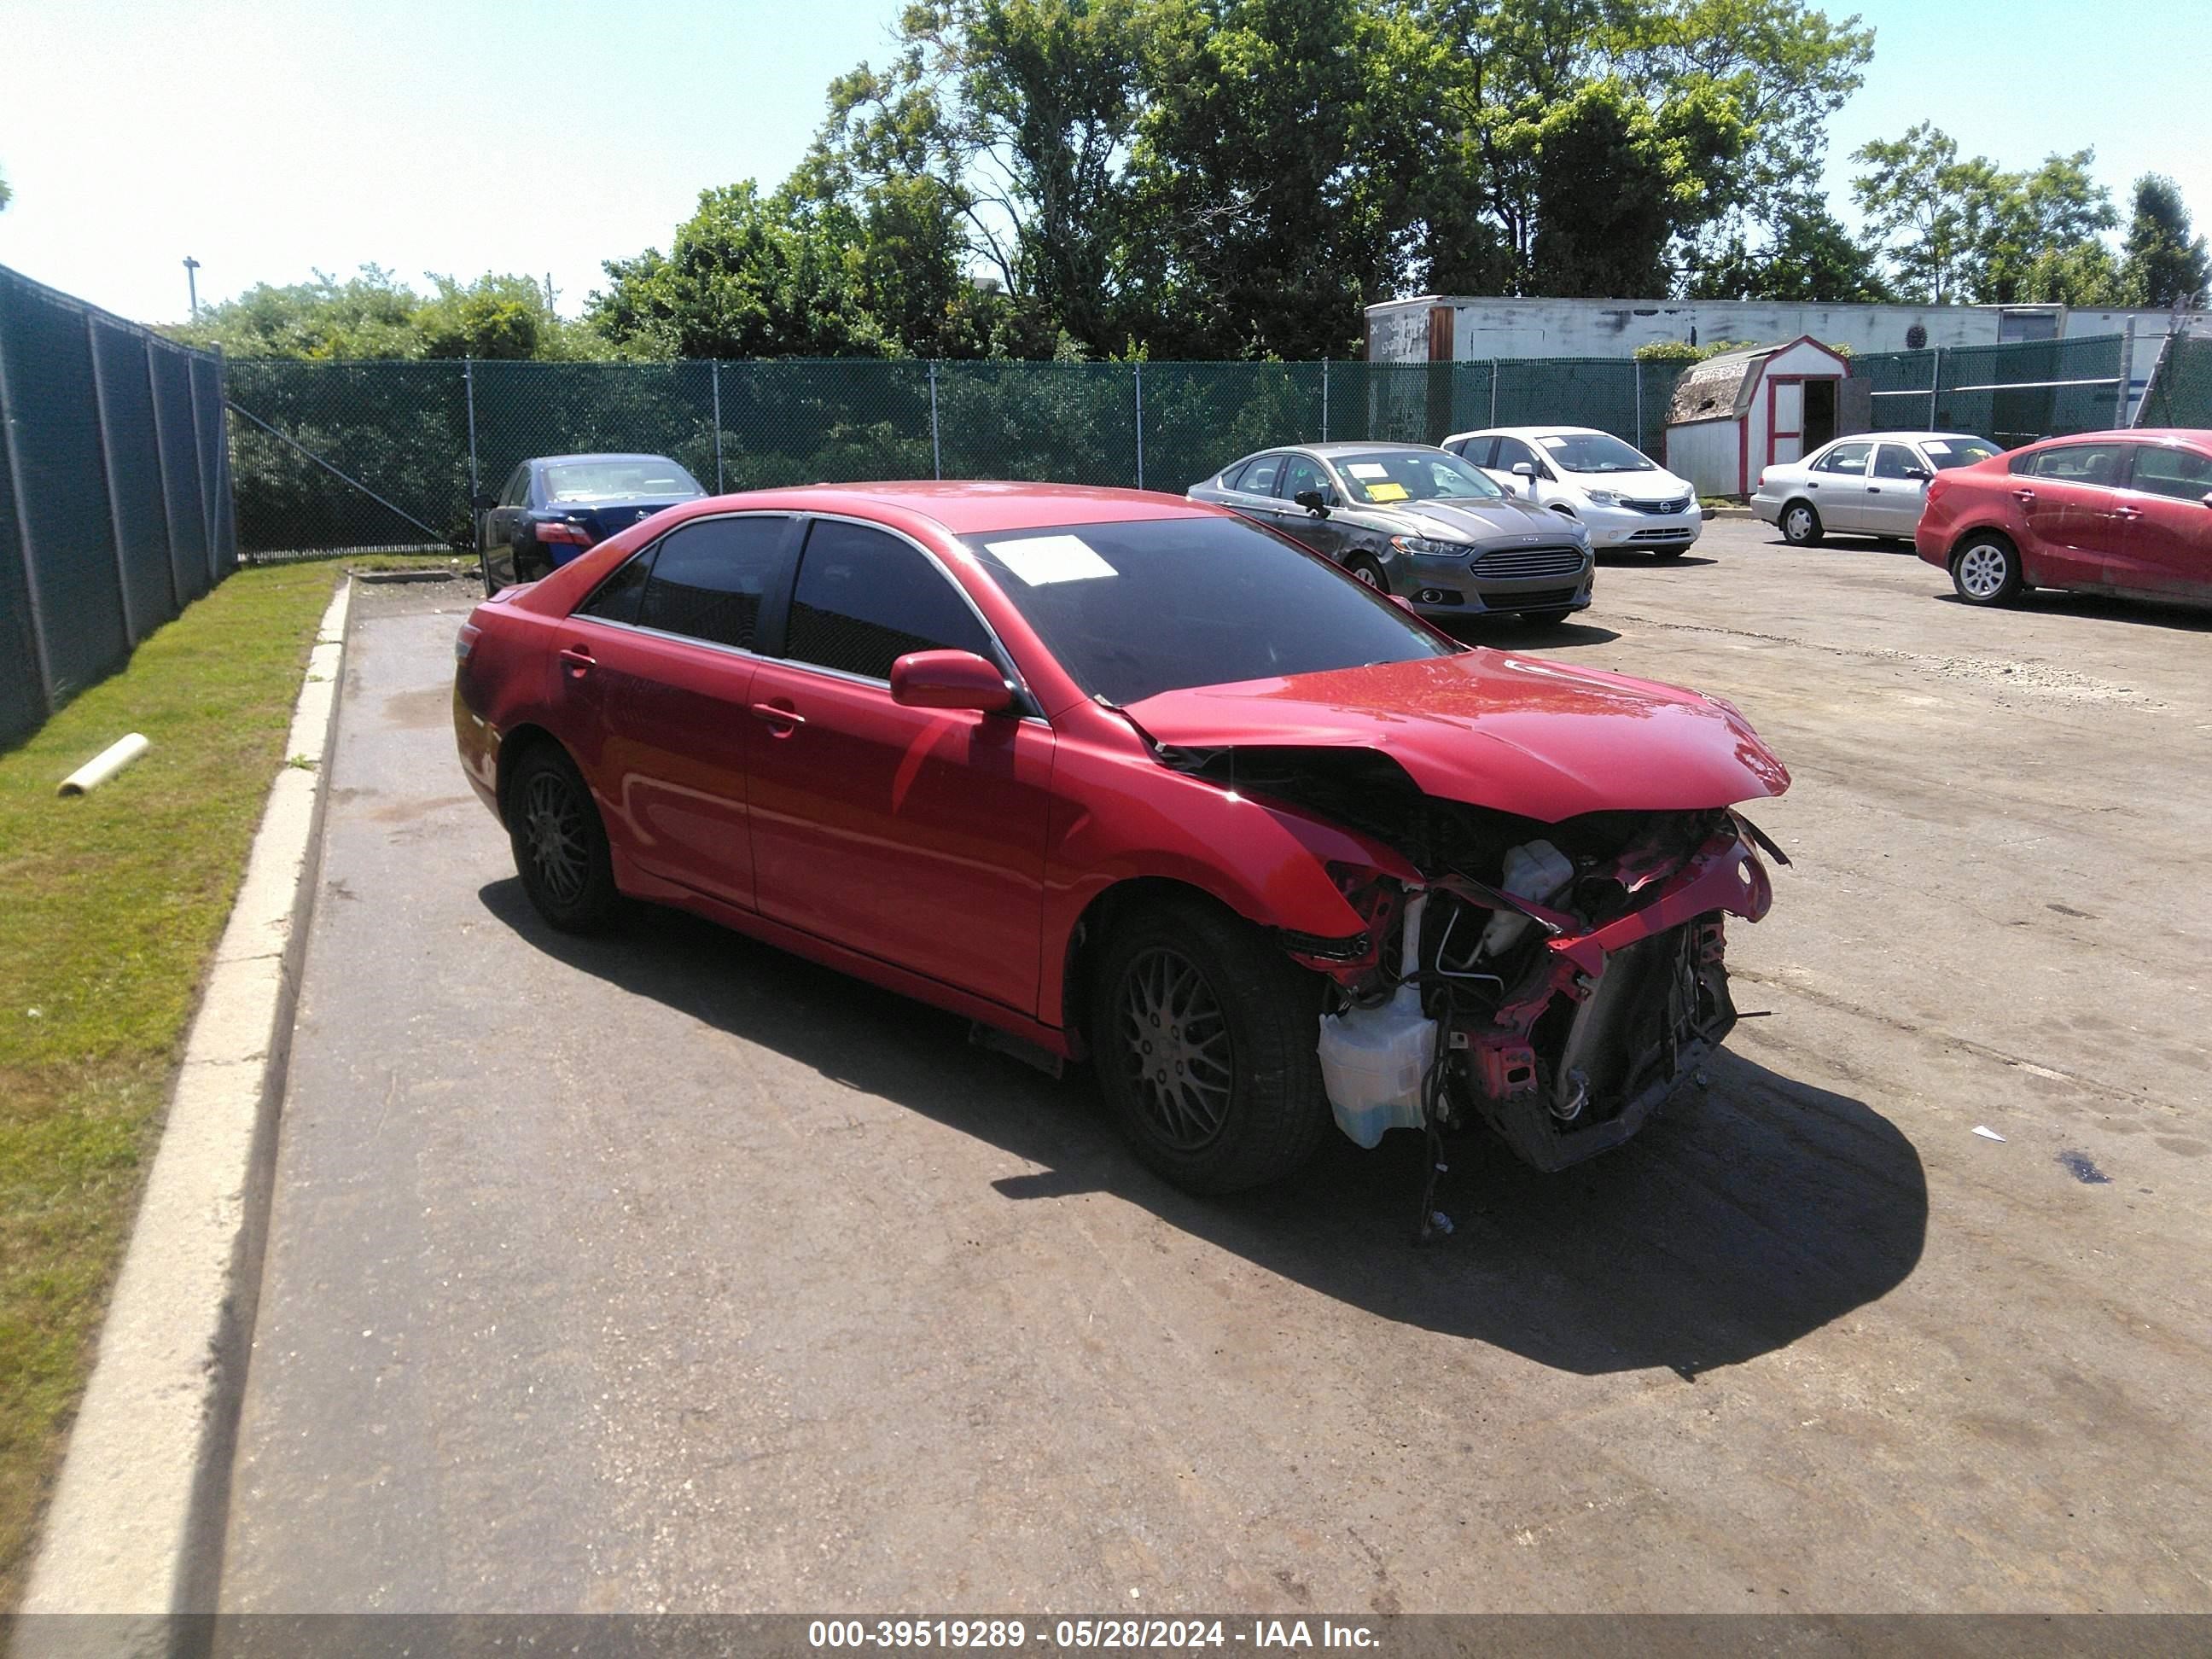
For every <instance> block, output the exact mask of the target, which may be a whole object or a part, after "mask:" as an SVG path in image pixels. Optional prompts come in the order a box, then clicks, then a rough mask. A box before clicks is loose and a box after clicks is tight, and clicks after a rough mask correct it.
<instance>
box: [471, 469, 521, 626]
mask: <svg viewBox="0 0 2212 1659" xmlns="http://www.w3.org/2000/svg"><path fill="white" fill-rule="evenodd" d="M529 499H530V463H529V462H527V461H525V462H523V464H522V465H520V466H518V467H516V468H515V469H514V471H512V472H510V473H509V474H507V483H506V485H505V486H504V487H503V488H502V489H501V490H500V492H499V497H498V499H497V500H496V501H494V502H493V503H492V505H491V506H489V507H486V508H484V509H483V512H481V513H477V557H478V558H479V559H480V560H481V561H482V562H483V570H484V591H485V592H487V593H496V592H498V591H499V590H500V589H501V588H502V587H507V586H512V585H513V583H515V582H516V581H518V580H521V579H520V576H519V575H518V574H516V571H515V568H514V562H515V561H514V546H513V534H514V520H515V519H516V517H517V509H518V508H519V507H522V506H524V505H526V504H527V502H528V501H529Z"/></svg>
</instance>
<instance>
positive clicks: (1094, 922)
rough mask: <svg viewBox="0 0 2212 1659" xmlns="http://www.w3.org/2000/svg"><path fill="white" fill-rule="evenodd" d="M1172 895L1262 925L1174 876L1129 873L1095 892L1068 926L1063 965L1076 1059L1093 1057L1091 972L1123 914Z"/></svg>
mask: <svg viewBox="0 0 2212 1659" xmlns="http://www.w3.org/2000/svg"><path fill="white" fill-rule="evenodd" d="M1174 899H1191V900H1195V901H1196V902H1199V903H1201V904H1205V905H1208V906H1210V907H1212V908H1214V909H1216V910H1218V911H1220V912H1221V913H1222V914H1223V915H1231V916H1235V917H1236V918H1237V920H1238V921H1243V922H1244V923H1246V924H1248V925H1249V926H1255V927H1256V926H1257V925H1258V924H1257V923H1255V922H1253V921H1252V919H1251V918H1250V917H1249V916H1247V915H1243V914H1242V913H1241V912H1240V911H1238V910H1237V908H1236V907H1235V906H1234V905H1232V904H1230V903H1228V902H1225V900H1224V899H1223V898H1222V897H1221V896H1219V895H1218V894H1217V893H1210V892H1208V891H1207V890H1206V889H1205V888H1203V887H1200V886H1199V885H1198V884H1196V883H1195V882H1189V881H1183V880H1180V879H1178V878H1176V877H1173V876H1159V875H1143V876H1125V877H1123V878H1121V879H1120V880H1118V881H1116V882H1115V883H1113V884H1111V885H1110V886H1108V887H1106V888H1103V889H1102V890H1100V891H1099V892H1097V893H1096V894H1093V895H1092V896H1091V901H1090V902H1088V903H1087V904H1085V906H1084V907H1083V909H1082V912H1081V914H1079V915H1078V916H1077V917H1076V919H1075V925H1074V927H1071V928H1070V929H1068V933H1067V941H1066V946H1065V953H1064V955H1063V957H1062V958H1061V963H1060V1029H1061V1030H1063V1031H1065V1032H1066V1034H1067V1046H1068V1052H1069V1053H1070V1054H1073V1056H1074V1057H1075V1058H1076V1059H1078V1060H1088V1059H1089V1058H1090V1057H1091V1045H1090V1040H1089V1037H1090V1034H1089V1032H1088V1031H1087V1030H1086V1029H1085V1026H1086V1024H1087V1019H1088V1012H1089V1009H1090V1006H1091V975H1092V973H1093V972H1094V971H1095V969H1096V968H1097V962H1098V958H1099V956H1100V954H1101V952H1102V951H1103V949H1104V947H1105V944H1106V941H1107V939H1109V938H1110V937H1111V936H1112V934H1113V932H1114V929H1115V927H1116V926H1117V925H1118V924H1119V923H1120V921H1121V919H1122V918H1123V917H1124V916H1127V915H1129V914H1131V913H1132V912H1133V911H1135V910H1138V909H1141V908H1144V907H1145V906H1146V905H1148V904H1158V903H1164V902H1168V901H1170V900H1174Z"/></svg>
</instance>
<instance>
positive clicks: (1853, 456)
mask: <svg viewBox="0 0 2212 1659" xmlns="http://www.w3.org/2000/svg"><path fill="white" fill-rule="evenodd" d="M1872 459H1874V445H1873V443H1872V442H1871V441H1851V442H1849V443H1840V444H1833V445H1831V446H1830V447H1828V448H1827V449H1826V450H1825V451H1823V452H1822V453H1821V454H1820V456H1819V458H1818V459H1815V460H1814V463H1813V465H1811V466H1809V467H1808V468H1807V469H1806V471H1805V493H1806V495H1807V496H1808V498H1809V499H1810V500H1811V501H1812V503H1813V509H1814V512H1816V513H1819V514H1820V527H1821V528H1822V529H1824V530H1841V531H1847V532H1857V531H1863V530H1864V529H1865V528H1866V499H1867V498H1866V487H1867V476H1866V472H1867V463H1868V462H1869V461H1870V460H1872Z"/></svg>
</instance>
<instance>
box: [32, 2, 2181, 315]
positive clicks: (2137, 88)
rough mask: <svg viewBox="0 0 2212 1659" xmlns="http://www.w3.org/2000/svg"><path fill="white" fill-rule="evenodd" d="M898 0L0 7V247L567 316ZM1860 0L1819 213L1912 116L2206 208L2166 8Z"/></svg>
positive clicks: (1991, 151)
mask: <svg viewBox="0 0 2212 1659" xmlns="http://www.w3.org/2000/svg"><path fill="white" fill-rule="evenodd" d="M897 3H898V0H809V3H807V4H805V6H803V7H798V6H793V5H789V4H767V3H761V0H720V3H717V0H688V3H685V4H683V5H664V4H659V3H631V4H628V5H624V6H622V7H619V8H617V7H616V6H614V5H611V4H597V5H580V4H570V3H529V0H376V3H368V0H321V3H319V4H317V5H314V6H306V5H301V4H299V3H297V0H291V3H278V0H189V3H187V0H68V3H56V0H0V42H5V46H4V52H5V60H4V62H0V171H4V173H6V175H7V177H8V179H9V184H10V185H12V186H13V187H14V190H15V203H14V204H13V205H12V206H10V207H9V209H8V210H6V211H5V212H0V263H4V264H9V265H13V266H14V267H15V268H16V269H17V270H21V271H24V272H25V273H27V275H29V276H35V277H37V278H39V279H40V280H41V281H43V282H46V283H52V284H53V285H54V286H56V287H58V288H61V289H66V290H68V291H70V292H71V293H76V294H79V295H83V296H84V297H85V298H87V299H89V300H92V301H95V302H97V303H100V304H101V305H105V306H107V307H111V308H112V309H114V310H116V311H119V312H122V313H125V314H126V315H129V316H133V317H137V318H141V319H145V320H148V321H161V320H167V319H172V318H175V317H178V316H180V315H181V314H182V313H184V310H185V273H184V270H183V268H182V264H181V263H180V262H181V261H182V259H183V258H184V257H185V255H186V254H191V255H192V256H194V257H196V258H197V259H198V260H199V261H200V264H201V270H200V271H199V280H200V293H201V297H202V298H203V300H208V299H219V298H222V297H225V296H227V295H231V294H234V293H235V292H237V291H238V290H239V289H242V288H245V287H247V286H250V285H251V284H252V283H254V282H257V281H260V280H264V279H265V280H268V281H272V282H291V281H297V280H300V279H301V278H304V277H305V276H307V274H308V272H309V270H310V269H311V268H315V267H319V268H321V269H322V270H328V271H335V272H345V271H349V270H352V269H353V268H354V267H356V266H357V265H359V264H362V262H363V261H368V260H373V261H375V262H376V263H378V264H384V265H386V266H388V267H390V268H392V270H395V271H397V272H398V274H399V275H400V276H402V277H404V278H405V279H406V280H408V281H410V282H413V283H417V284H418V285H420V284H421V283H422V273H423V272H425V271H430V270H436V271H447V272H451V273H453V274H455V275H459V276H475V275H477V274H480V273H482V272H483V271H485V270H520V271H526V272H529V273H532V274H533V275H537V276H544V275H546V274H547V273H549V272H550V274H551V276H552V278H553V282H554V284H555V287H556V289H557V290H559V291H560V293H561V295H562V310H563V311H564V312H569V313H574V310H575V309H576V308H577V307H578V305H579V304H580V302H581V301H582V299H583V297H584V295H586V292H588V291H589V289H591V288H592V287H593V286H594V285H595V284H597V283H599V281H600V270H599V262H600V261H601V260H602V259H605V258H613V257H619V256H622V255H625V254H629V253H634V252H636V251H638V250H639V249H641V248H643V247H646V246H664V247H665V246H666V245H667V242H668V238H669V234H670V232H671V230H672V228H674V226H675V225H676V223H677V222H678V220H680V219H682V218H684V217H685V216H687V215H688V214H689V213H690V210H691V207H692V205H693V204H694V202H695V200H696V197H697V194H698V191H700V189H701V188H702V186H705V185H715V184H724V183H728V182H730V181H732V180H734V179H743V178H747V177H757V178H759V179H763V181H767V182H774V181H775V180H779V179H781V178H782V177H783V175H784V174H785V173H787V171H788V170H789V169H790V167H792V165H793V163H794V162H795V161H797V160H798V159H799V155H801V153H802V152H803V151H804V150H805V146H806V143H807V141H808V139H809V137H811V134H812V132H813V130H814V127H815V125H816V123H817V121H818V119H819V118H820V115H821V110H822V94H823V88H824V87H825V86H826V85H827V83H828V82H829V78H830V77H831V76H834V75H836V74H839V73H842V71H843V70H847V69H849V68H850V67H852V65H853V64H855V63H857V62H859V61H860V59H862V58H872V59H877V60H880V59H881V58H884V57H885V56H887V55H888V52H889V40H890V22H891V20H892V18H893V17H894V16H895V15H896V10H897ZM1844 9H1846V8H1835V9H1834V10H1837V11H1841V10H1844ZM1859 10H1860V12H1861V14H1862V15H1863V16H1864V17H1865V19H1866V20H1867V21H1869V22H1871V23H1872V24H1873V25H1874V26H1875V30H1876V40H1875V61H1874V63H1873V64H1872V66H1871V68H1870V70H1869V74H1868V77H1867V84H1866V86H1865V87H1864V88H1863V89H1862V90H1861V92H1860V93H1859V94H1858V95H1857V97H1855V98H1854V99H1853V100H1851V102H1850V104H1849V105H1848V106H1846V107H1845V108H1844V110H1843V112H1841V113H1840V114H1839V115H1838V118H1837V119H1836V121H1835V124H1834V126H1833V129H1832V150H1831V155H1832V161H1831V166H1830V170H1829V182H1830V185H1831V188H1832V193H1833V195H1834V197H1835V199H1836V204H1837V206H1838V210H1845V208H1846V197H1847V195H1848V180H1849V175H1850V165H1849V163H1848V161H1846V160H1844V158H1845V157H1846V156H1847V155H1848V154H1849V152H1850V149H1852V148H1853V147H1855V146H1856V145H1857V144H1859V143H1863V142H1864V141H1865V140H1866V139H1868V138H1869V137H1894V136H1896V135H1897V134H1899V133H1901V132H1902V131H1904V130H1905V128H1906V127H1908V126H1910V125H1911V124H1912V123H1914V122H1915V121H1919V120H1923V119H1933V120H1935V121H1936V123H1937V124H1938V125H1941V126H1942V127H1944V128H1945V129H1946V130H1947V131H1949V132H1950V133H1951V134H1952V135H1953V136H1954V137H1956V138H1957V139H1958V140H1959V141H1960V145H1961V147H1962V148H1963V149H1966V151H1967V152H1968V153H1970V154H1983V155H1989V156H1990V157H1991V159H1993V160H1995V161H1997V162H1998V163H2000V164H2001V165H2002V166H2005V167H2024V166H2027V165H2030V164H2032V163H2033V162H2034V161H2038V160H2039V159H2040V158H2041V157H2042V156H2043V155H2045V154H2046V153H2047V152H2049V151H2051V150H2052V149H2063V150H2073V149H2079V148H2081V147H2082V146H2084V145H2093V146H2094V147H2095V148H2096V150H2097V161H2098V167H2097V171H2098V174H2099V176H2100V178H2101V179H2103V180H2105V181H2106V182H2107V183H2109V184H2110V185H2112V189H2113V192H2114V194H2115V196H2116V197H2122V198H2123V210H2124V192H2125V190H2126V187H2127V185H2128V184H2129V182H2130V180H2131V179H2134V177H2135V176H2136V174H2137V173H2142V172H2144V171H2147V170H2152V171H2158V172H2163V173H2170V174H2172V176H2173V177H2174V178H2175V179H2178V180H2179V182H2180V185H2181V186H2182V190H2183V192H2184V194H2185V197H2187V199H2188V200H2189V203H2190V204H2191V210H2192V211H2193V212H2194V213H2196V214H2197V216H2198V217H2199V219H2200V221H2204V222H2212V112H2208V107H2207V106H2208V100H2207V98H2206V94H2205V88H2204V84H2203V82H2204V70H2205V67H2206V64H2207V54H2206V51H2205V46H2204V41H2203V28H2202V24H2201V21H2197V20H2192V19H2191V17H2189V16H2188V15H2187V13H2188V10H2189V9H2188V8H2187V7H2185V6H2183V5H2179V4H2176V3H2173V0H2166V3H2163V4H2160V3H2153V0H2105V3H2102V4H2099V5H2095V6H2093V7H2092V6H2085V5H2082V4H2081V3H2080V0H2067V3H2061V0H2015V3H2006V4H1996V3H1977V0H1950V3H1948V4H1942V3H1939V4H1929V3H1927V0H1869V3H1866V4H1864V5H1863V6H1861V7H1860V8H1859ZM2207 228H2212V224H2208V226H2207Z"/></svg>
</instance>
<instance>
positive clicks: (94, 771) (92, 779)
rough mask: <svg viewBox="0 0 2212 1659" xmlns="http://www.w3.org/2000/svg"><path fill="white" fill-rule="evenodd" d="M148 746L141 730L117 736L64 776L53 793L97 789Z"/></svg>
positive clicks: (75, 792)
mask: <svg viewBox="0 0 2212 1659" xmlns="http://www.w3.org/2000/svg"><path fill="white" fill-rule="evenodd" d="M150 747H152V745H151V744H149V743H148V742H147V741H146V738H145V734H144V733H143V732H132V733H131V735H130V736H129V737H127V738H117V739H116V741H114V742H113V743H111V744H108V745H107V747H106V748H105V749H103V750H100V752H99V753H98V754H97V755H94V757H92V758H91V759H90V760H88V761H87V762H86V763H84V764H83V765H82V766H80V767H78V768H77V769H76V771H74V772H72V773H70V775H68V776H67V777H65V778H64V779H63V780H62V787H60V788H58V789H57V790H55V791H54V793H56V794H58V795H82V794H83V793H85V792H86V791H87V790H88V789H97V788H99V787H100V785H101V784H103V783H106V781H108V779H110V778H112V777H113V776H114V775H116V774H117V773H118V772H120V771H121V770H122V769H124V768H125V767H126V766H128V765H130V764H131V762H132V761H135V760H137V758H138V757H139V756H141V755H143V754H144V753H145V752H146V750H148V749H149V748H150Z"/></svg>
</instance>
